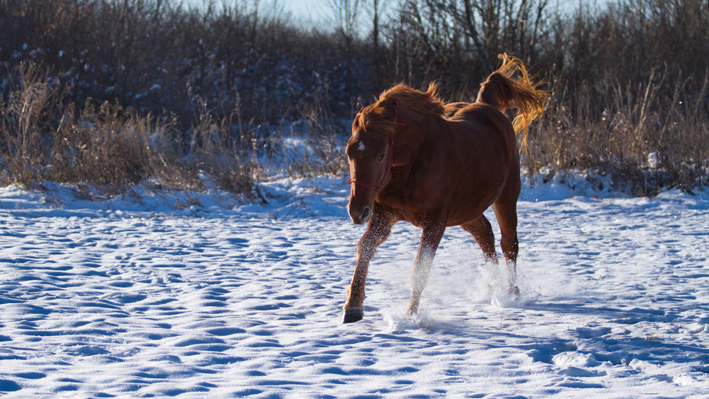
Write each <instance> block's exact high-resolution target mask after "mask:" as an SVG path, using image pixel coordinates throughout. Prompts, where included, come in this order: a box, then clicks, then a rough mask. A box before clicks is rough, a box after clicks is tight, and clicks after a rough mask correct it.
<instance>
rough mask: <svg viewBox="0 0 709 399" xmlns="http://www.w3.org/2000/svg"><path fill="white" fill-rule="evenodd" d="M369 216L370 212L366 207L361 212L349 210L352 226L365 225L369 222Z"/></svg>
mask: <svg viewBox="0 0 709 399" xmlns="http://www.w3.org/2000/svg"><path fill="white" fill-rule="evenodd" d="M371 216H372V211H371V209H370V208H369V207H368V206H365V207H364V209H362V211H361V212H357V211H356V210H353V209H352V208H350V218H351V219H352V223H354V224H365V223H367V222H368V221H369V218H370V217H371Z"/></svg>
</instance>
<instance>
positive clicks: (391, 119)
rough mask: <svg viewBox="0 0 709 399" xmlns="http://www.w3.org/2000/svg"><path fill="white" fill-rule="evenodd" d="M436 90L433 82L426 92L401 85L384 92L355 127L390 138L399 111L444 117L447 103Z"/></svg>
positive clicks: (368, 107)
mask: <svg viewBox="0 0 709 399" xmlns="http://www.w3.org/2000/svg"><path fill="white" fill-rule="evenodd" d="M436 88H437V85H436V83H435V82H431V83H430V84H429V85H428V90H427V91H425V92H423V91H420V90H416V89H413V88H411V87H409V86H406V85H405V84H402V83H399V84H398V85H396V86H394V87H392V88H390V89H388V90H386V91H385V92H383V93H382V94H381V95H380V96H379V99H378V100H377V102H375V103H374V104H372V105H370V106H367V107H365V108H363V109H362V110H361V111H360V112H359V114H357V117H355V120H354V126H355V128H364V129H365V130H370V129H372V130H377V131H380V132H382V133H384V134H386V135H387V136H388V135H391V134H393V133H394V126H395V122H396V114H397V111H398V110H402V111H412V112H416V113H419V114H426V115H437V116H441V117H443V116H444V115H445V103H444V102H443V100H441V99H440V98H439V97H438V95H437V94H436Z"/></svg>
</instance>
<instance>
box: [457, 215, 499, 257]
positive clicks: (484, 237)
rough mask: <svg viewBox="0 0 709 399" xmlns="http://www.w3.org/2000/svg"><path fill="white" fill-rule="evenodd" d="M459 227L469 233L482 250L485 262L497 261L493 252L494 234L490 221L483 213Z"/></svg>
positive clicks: (495, 253)
mask: <svg viewBox="0 0 709 399" xmlns="http://www.w3.org/2000/svg"><path fill="white" fill-rule="evenodd" d="M460 227H462V228H463V230H465V231H467V232H468V233H470V235H472V236H473V238H474V239H475V242H477V243H478V245H479V246H480V248H481V249H482V250H483V255H484V256H485V261H486V262H494V263H497V252H495V234H494V233H493V232H492V226H491V225H490V221H489V220H487V218H486V217H485V215H480V217H479V218H477V219H475V220H473V221H472V222H468V223H465V224H463V225H461V226H460Z"/></svg>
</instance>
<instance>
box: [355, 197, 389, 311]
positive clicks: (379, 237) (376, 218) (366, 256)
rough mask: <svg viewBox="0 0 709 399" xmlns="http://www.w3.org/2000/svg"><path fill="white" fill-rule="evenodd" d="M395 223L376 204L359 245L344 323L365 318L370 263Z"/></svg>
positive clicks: (387, 213)
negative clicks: (364, 305) (365, 291)
mask: <svg viewBox="0 0 709 399" xmlns="http://www.w3.org/2000/svg"><path fill="white" fill-rule="evenodd" d="M395 223H396V219H395V218H394V217H393V215H392V214H391V213H389V212H386V211H384V210H383V209H382V208H381V206H379V205H377V204H376V203H375V204H374V211H373V213H372V218H371V219H370V220H369V224H368V225H367V231H366V232H365V233H364V235H363V236H362V239H361V240H359V244H357V264H356V265H355V270H354V275H353V276H352V282H351V283H350V288H349V289H348V292H347V302H345V306H344V308H345V314H344V317H343V319H342V322H343V323H354V322H355V321H360V320H362V317H364V307H363V303H364V286H365V283H366V281H367V269H368V268H369V262H370V261H371V260H372V258H373V257H374V253H375V252H376V250H377V247H378V246H379V245H381V244H382V243H383V242H384V241H385V240H386V239H387V237H389V233H391V228H392V227H393V226H394V224H395Z"/></svg>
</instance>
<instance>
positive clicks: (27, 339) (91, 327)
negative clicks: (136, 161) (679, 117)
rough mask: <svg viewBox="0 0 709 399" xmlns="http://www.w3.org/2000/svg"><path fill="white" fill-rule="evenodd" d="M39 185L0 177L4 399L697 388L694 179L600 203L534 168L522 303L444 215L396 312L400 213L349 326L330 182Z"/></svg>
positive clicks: (412, 244)
mask: <svg viewBox="0 0 709 399" xmlns="http://www.w3.org/2000/svg"><path fill="white" fill-rule="evenodd" d="M47 187H48V188H49V191H47V192H44V193H40V192H26V191H23V190H21V189H18V188H17V187H6V188H3V189H0V236H1V237H2V239H1V240H0V392H4V393H6V395H5V397H8V398H20V397H22V398H25V397H26V398H41V397H46V398H54V397H79V398H88V397H92V398H93V397H124V398H129V397H150V396H157V397H166V396H170V397H171V396H178V397H180V398H201V397H210V398H222V397H224V398H226V397H242V396H249V395H251V396H252V397H288V398H309V397H360V398H364V397H392V398H400V397H401V398H403V397H486V396H496V397H500V396H502V397H542V396H552V395H554V396H562V397H588V396H591V395H593V396H594V397H599V398H615V397H638V396H641V397H690V396H696V397H707V393H708V392H709V335H708V332H707V325H708V324H709V295H708V294H709V284H707V281H708V279H709V262H708V261H707V255H706V254H707V252H706V251H707V248H709V233H708V232H707V226H709V198H707V196H706V194H703V193H700V194H698V195H696V196H689V195H686V194H682V193H679V192H666V193H663V194H662V195H660V196H658V197H657V198H655V199H648V198H614V195H611V194H608V195H598V196H597V197H598V198H596V197H594V196H593V195H578V193H577V191H575V190H574V189H571V188H569V187H568V186H565V185H563V184H562V183H560V182H559V181H558V180H554V179H552V180H550V181H548V182H546V183H544V182H541V181H537V182H536V183H535V184H534V187H533V188H530V187H529V186H528V187H526V188H525V190H524V192H523V195H522V200H521V201H520V202H519V219H520V228H519V237H520V248H521V250H520V260H519V264H518V276H517V281H518V284H519V287H520V290H521V298H520V299H519V300H518V301H512V300H510V299H509V298H507V297H506V296H505V294H504V290H503V289H500V287H501V286H503V285H504V283H503V282H504V281H505V276H506V270H505V268H504V266H500V267H497V268H496V267H492V266H490V265H485V264H484V262H483V258H482V254H481V251H480V249H479V248H478V247H477V246H476V245H475V243H474V241H473V240H472V238H471V237H470V236H469V235H468V234H467V233H465V232H463V231H462V229H460V228H450V229H448V230H447V231H446V235H445V237H444V239H443V241H442V243H441V246H440V248H439V251H438V253H437V255H436V259H435V261H434V266H433V268H432V271H431V276H430V279H429V284H428V286H427V288H426V290H425V291H424V294H423V298H422V303H421V311H420V314H419V315H418V316H417V317H416V318H415V319H413V320H410V319H406V318H404V317H403V315H404V311H405V309H406V305H407V303H408V297H409V293H410V288H411V287H410V272H411V264H412V262H413V259H414V257H415V251H416V248H417V246H418V240H419V236H420V231H419V230H418V229H416V228H413V227H411V226H409V225H406V224H398V225H396V226H395V227H394V231H393V233H392V235H391V236H390V238H389V240H388V241H387V242H386V243H384V244H383V245H382V246H381V247H380V249H379V251H378V254H377V256H376V257H375V259H374V261H373V262H372V265H371V267H370V272H369V278H368V280H367V299H366V301H365V316H364V317H365V318H364V320H363V321H361V322H359V323H354V324H348V325H343V324H340V320H341V312H342V310H341V307H342V305H343V303H344V300H345V296H346V291H347V285H348V284H349V280H350V278H351V273H352V271H353V267H354V257H355V251H356V243H357V241H358V240H359V238H360V236H361V235H362V233H363V232H364V228H363V227H362V226H354V225H352V224H351V222H350V221H349V219H348V217H347V213H346V211H345V205H346V203H347V195H348V191H349V187H348V185H347V184H346V182H345V179H344V178H342V177H333V178H318V179H312V180H307V179H301V180H292V179H281V180H276V181H273V182H270V183H264V184H262V186H261V187H262V192H263V195H264V197H265V198H266V199H267V200H268V201H269V205H268V206H261V205H255V204H242V203H240V202H239V201H238V200H235V199H233V198H231V197H230V196H229V195H227V194H224V193H219V192H210V193H202V194H196V193H162V194H156V193H154V192H153V191H150V190H141V189H140V188H136V195H132V196H125V197H118V198H114V199H110V200H105V201H99V202H96V201H88V200H86V199H77V195H76V193H77V191H76V190H75V189H72V188H70V187H63V186H56V185H51V184H47ZM79 197H81V196H79ZM489 219H490V220H491V222H492V223H493V225H494V229H495V231H499V230H498V229H497V226H496V225H495V220H494V216H493V215H492V214H490V215H489ZM498 251H499V246H498ZM488 286H489V287H491V288H492V289H488Z"/></svg>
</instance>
